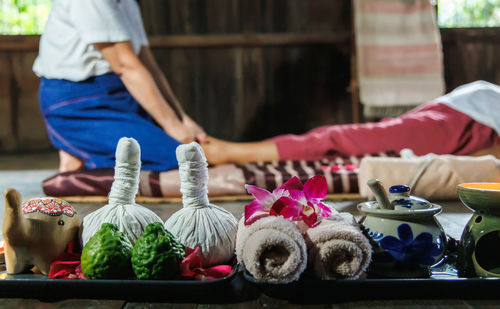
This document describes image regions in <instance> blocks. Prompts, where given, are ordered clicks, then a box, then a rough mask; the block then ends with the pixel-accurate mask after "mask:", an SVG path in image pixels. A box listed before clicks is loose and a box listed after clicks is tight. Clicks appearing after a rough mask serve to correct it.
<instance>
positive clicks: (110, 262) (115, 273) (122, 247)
mask: <svg viewBox="0 0 500 309" xmlns="http://www.w3.org/2000/svg"><path fill="white" fill-rule="evenodd" d="M131 257H132V244H131V243H130V241H129V240H128V238H127V237H126V236H125V235H124V234H123V233H122V232H120V230H119V229H118V226H117V225H116V224H112V223H103V224H102V226H101V229H100V230H99V231H98V232H97V233H96V234H95V235H94V236H92V237H91V238H90V239H89V241H88V242H87V244H86V245H85V247H84V248H83V251H82V257H81V267H82V271H83V274H84V275H85V277H87V278H88V279H124V278H128V277H129V276H130V274H131V263H130V258H131Z"/></svg>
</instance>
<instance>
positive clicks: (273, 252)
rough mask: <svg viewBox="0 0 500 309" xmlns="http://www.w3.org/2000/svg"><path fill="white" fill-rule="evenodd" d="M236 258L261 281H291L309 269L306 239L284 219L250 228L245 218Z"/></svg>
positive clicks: (260, 222)
mask: <svg viewBox="0 0 500 309" xmlns="http://www.w3.org/2000/svg"><path fill="white" fill-rule="evenodd" d="M236 255H237V258H238V262H239V263H240V264H241V265H243V266H245V267H246V269H247V270H248V271H249V272H250V273H251V274H252V275H253V277H254V279H255V280H256V281H259V282H267V283H276V284H278V283H288V282H292V281H295V280H297V279H299V277H300V275H301V274H302V272H303V271H304V270H305V268H306V266H307V251H306V243H305V241H304V237H303V236H302V235H301V233H300V231H299V230H298V228H297V226H296V225H295V224H294V223H292V222H291V221H289V220H287V219H284V218H283V217H276V216H269V217H264V218H261V219H259V220H257V221H255V222H254V223H252V224H251V225H245V223H244V218H242V219H241V220H240V222H239V225H238V233H237V236H236Z"/></svg>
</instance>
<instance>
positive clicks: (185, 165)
mask: <svg viewBox="0 0 500 309" xmlns="http://www.w3.org/2000/svg"><path fill="white" fill-rule="evenodd" d="M176 155H177V161H178V162H179V177H180V183H181V193H182V205H183V208H182V209H181V210H179V211H177V212H175V213H174V214H173V215H172V216H171V217H170V218H169V219H168V220H167V222H165V228H166V229H167V230H168V231H170V232H171V233H172V234H174V235H175V236H176V237H177V238H178V239H179V240H180V242H181V243H182V244H184V245H185V246H188V247H190V248H193V249H194V248H195V247H196V246H199V247H200V251H201V254H200V256H201V260H202V265H203V266H211V265H218V264H224V263H228V262H230V260H231V258H233V256H234V249H235V245H236V232H237V229H238V222H237V221H236V218H235V217H234V216H233V215H232V214H231V213H230V212H228V211H227V210H225V209H223V208H221V207H218V206H215V205H212V204H210V203H209V201H208V197H207V183H208V169H207V160H206V158H205V154H204V152H203V149H202V148H201V147H200V145H198V143H196V142H192V143H190V144H185V145H180V146H178V147H177V149H176Z"/></svg>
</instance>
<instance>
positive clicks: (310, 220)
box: [301, 211, 318, 227]
mask: <svg viewBox="0 0 500 309" xmlns="http://www.w3.org/2000/svg"><path fill="white" fill-rule="evenodd" d="M301 217H302V220H303V221H304V223H305V224H307V225H308V226H309V227H313V226H314V224H315V223H316V221H317V220H318V215H316V212H315V211H313V212H311V213H310V214H308V215H306V214H304V213H302V214H301Z"/></svg>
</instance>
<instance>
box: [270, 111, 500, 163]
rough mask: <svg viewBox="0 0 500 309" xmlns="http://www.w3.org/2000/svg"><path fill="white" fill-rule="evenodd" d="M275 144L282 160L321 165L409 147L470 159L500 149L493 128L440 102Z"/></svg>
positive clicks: (284, 138)
mask: <svg viewBox="0 0 500 309" xmlns="http://www.w3.org/2000/svg"><path fill="white" fill-rule="evenodd" d="M272 140H273V141H275V142H276V145H277V147H278V152H279V156H280V159H282V160H319V159H325V158H333V157H347V156H351V155H356V156H358V155H363V154H372V153H377V152H388V151H396V152H399V151H400V150H401V149H404V148H410V149H412V150H413V152H414V153H415V154H417V155H425V154H427V153H431V152H432V153H435V154H454V155H468V154H471V153H473V152H476V151H478V150H481V149H484V148H489V147H493V146H495V145H499V144H500V137H499V136H498V134H497V133H496V132H495V130H493V129H492V128H490V127H488V126H485V125H483V124H480V123H478V122H477V121H475V120H473V119H472V118H470V117H469V116H467V115H465V114H463V113H461V112H459V111H456V110H454V109H452V108H450V107H448V106H446V105H444V104H441V103H435V102H433V103H427V104H424V105H421V106H419V107H417V108H416V109H413V110H411V111H410V112H408V113H406V114H404V115H402V116H399V117H397V118H388V119H384V120H382V121H380V122H375V123H362V124H342V125H330V126H322V127H318V128H316V129H313V130H311V131H309V132H307V133H305V134H302V135H293V134H287V135H280V136H277V137H274V138H273V139H272Z"/></svg>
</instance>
